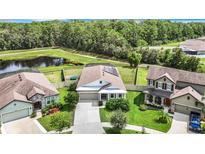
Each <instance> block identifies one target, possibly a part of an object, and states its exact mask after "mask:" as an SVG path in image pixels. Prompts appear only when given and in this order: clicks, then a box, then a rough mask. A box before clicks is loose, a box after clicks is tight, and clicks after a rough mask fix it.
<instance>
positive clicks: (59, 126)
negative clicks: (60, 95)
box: [50, 113, 70, 132]
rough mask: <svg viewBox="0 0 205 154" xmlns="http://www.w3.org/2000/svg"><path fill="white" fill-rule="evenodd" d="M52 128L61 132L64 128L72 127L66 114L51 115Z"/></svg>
mask: <svg viewBox="0 0 205 154" xmlns="http://www.w3.org/2000/svg"><path fill="white" fill-rule="evenodd" d="M50 126H51V127H53V128H55V129H56V131H58V132H61V131H62V130H63V129H64V128H69V127H70V121H69V120H68V118H67V117H66V116H65V114H60V113H54V114H53V115H51V121H50Z"/></svg>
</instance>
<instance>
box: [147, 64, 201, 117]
mask: <svg viewBox="0 0 205 154" xmlns="http://www.w3.org/2000/svg"><path fill="white" fill-rule="evenodd" d="M147 81H148V88H147V89H146V90H145V91H144V93H145V101H146V102H147V103H154V104H158V105H162V106H167V107H169V109H170V110H171V111H172V112H180V113H184V114H190V112H191V111H193V112H197V113H200V114H201V111H202V108H203V107H204V106H205V100H204V93H205V74H202V73H194V72H188V71H183V70H178V69H174V68H167V67H160V66H150V68H149V72H148V76H147ZM201 115H203V114H201Z"/></svg>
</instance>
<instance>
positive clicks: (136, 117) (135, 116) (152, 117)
mask: <svg viewBox="0 0 205 154" xmlns="http://www.w3.org/2000/svg"><path fill="white" fill-rule="evenodd" d="M143 96H144V95H143V94H141V93H140V92H130V91H129V92H128V93H127V98H128V101H129V106H130V111H128V112H127V113H125V115H126V117H127V124H131V125H137V126H144V127H147V128H151V129H155V130H158V131H162V132H167V131H168V130H169V129H170V127H171V122H170V123H167V124H162V123H158V122H156V119H158V118H159V117H160V116H161V111H160V110H146V111H140V110H139V106H138V105H136V104H139V103H141V101H143V102H144V99H142V97H143ZM112 114H113V112H110V111H107V110H106V109H105V108H102V109H100V117H101V121H102V122H109V121H110V117H111V116H112ZM170 121H171V119H170Z"/></svg>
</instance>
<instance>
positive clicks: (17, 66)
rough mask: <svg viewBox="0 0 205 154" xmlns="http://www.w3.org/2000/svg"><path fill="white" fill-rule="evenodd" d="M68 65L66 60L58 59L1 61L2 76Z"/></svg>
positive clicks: (41, 58)
mask: <svg viewBox="0 0 205 154" xmlns="http://www.w3.org/2000/svg"><path fill="white" fill-rule="evenodd" d="M68 63H69V62H68V61H67V60H66V59H64V58H56V57H38V58H34V59H29V60H6V61H2V60H0V74H3V73H8V72H13V71H18V70H22V69H29V68H34V67H48V66H59V65H62V64H68Z"/></svg>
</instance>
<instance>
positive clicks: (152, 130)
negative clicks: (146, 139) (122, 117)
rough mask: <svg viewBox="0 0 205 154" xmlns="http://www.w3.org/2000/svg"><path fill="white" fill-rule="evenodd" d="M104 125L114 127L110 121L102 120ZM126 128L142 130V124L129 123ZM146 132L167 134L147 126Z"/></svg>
mask: <svg viewBox="0 0 205 154" xmlns="http://www.w3.org/2000/svg"><path fill="white" fill-rule="evenodd" d="M102 126H103V127H112V125H111V124H110V123H109V122H102ZM125 129H129V130H135V131H142V126H135V125H129V124H127V125H126V127H125ZM144 129H145V132H146V133H148V134H165V133H164V132H160V131H157V130H154V129H150V128H145V127H144Z"/></svg>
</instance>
